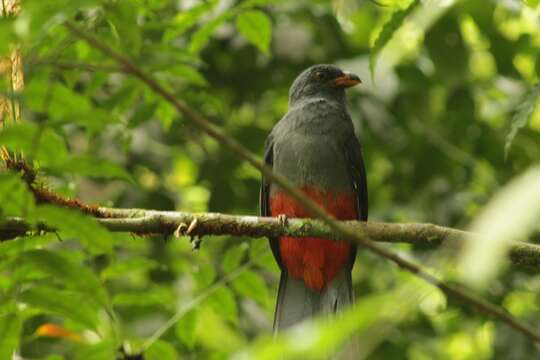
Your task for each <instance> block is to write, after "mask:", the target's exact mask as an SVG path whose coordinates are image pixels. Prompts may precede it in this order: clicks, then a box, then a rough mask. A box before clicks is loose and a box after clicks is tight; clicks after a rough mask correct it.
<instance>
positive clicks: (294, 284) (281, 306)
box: [274, 269, 358, 360]
mask: <svg viewBox="0 0 540 360" xmlns="http://www.w3.org/2000/svg"><path fill="white" fill-rule="evenodd" d="M352 303H353V293H352V280H351V272H350V271H349V270H348V269H343V270H342V271H341V272H340V273H339V274H338V275H337V276H336V277H335V278H334V279H332V281H331V282H330V283H329V284H328V285H327V286H326V287H325V288H324V289H323V290H322V291H321V292H320V293H317V292H315V291H313V290H311V289H310V288H308V287H307V286H306V285H305V283H304V281H303V280H298V279H293V278H292V277H289V276H288V275H287V272H286V271H283V272H282V273H281V279H280V282H279V290H278V298H277V304H276V312H275V315H274V333H277V332H278V331H281V330H283V329H286V328H289V327H291V326H293V325H295V324H298V323H300V322H301V321H303V320H305V319H307V318H311V317H314V316H317V315H322V314H328V315H331V314H335V313H337V312H340V311H342V309H344V308H346V307H348V306H350V305H351V304H352ZM357 357H358V346H357V344H356V341H355V340H354V339H351V340H350V341H349V342H348V343H347V344H345V345H344V346H343V348H342V350H341V351H340V352H339V353H338V354H337V355H336V356H334V357H333V358H332V359H340V360H341V359H356V358H357Z"/></svg>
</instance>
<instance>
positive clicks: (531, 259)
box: [0, 208, 540, 267]
mask: <svg viewBox="0 0 540 360" xmlns="http://www.w3.org/2000/svg"><path fill="white" fill-rule="evenodd" d="M98 210H99V213H100V214H102V216H105V217H104V218H98V219H97V221H98V222H99V223H100V224H101V225H103V226H104V227H106V228H107V229H108V230H110V231H115V232H132V233H137V234H141V235H142V234H163V235H171V234H173V233H174V232H175V230H177V229H179V228H183V229H184V231H180V235H184V234H185V232H186V231H187V229H188V227H189V224H191V223H192V222H193V221H195V219H196V226H194V227H193V229H192V230H191V231H190V233H189V234H188V235H190V236H205V235H232V236H245V237H251V238H261V237H280V236H294V237H320V238H324V239H330V240H345V239H346V237H344V236H343V235H342V234H338V233H336V232H334V231H333V230H332V229H330V227H329V226H328V225H327V224H325V223H324V222H322V221H320V220H316V219H296V218H291V219H287V221H286V224H283V222H282V221H280V219H278V218H275V217H260V216H249V215H228V214H221V213H189V212H180V211H158V210H144V209H111V208H98ZM341 224H342V225H343V226H344V227H346V228H347V229H348V231H349V232H354V233H361V234H364V235H365V236H367V237H369V238H370V239H371V240H372V241H376V242H387V243H407V244H412V245H415V246H422V247H436V246H440V245H448V246H451V247H452V248H459V247H460V246H461V243H462V242H463V241H464V240H466V239H469V240H470V241H474V234H473V233H471V232H467V231H462V230H456V229H452V228H447V227H444V226H439V225H433V224H428V223H401V224H400V223H382V222H361V221H342V222H341ZM31 230H37V231H54V229H53V228H51V227H48V226H46V224H39V225H38V226H37V227H34V228H32V227H31V226H30V225H29V224H28V223H27V222H26V221H24V219H21V218H11V219H7V220H6V221H4V222H2V223H0V239H3V240H7V239H12V238H14V237H16V236H20V235H23V234H24V233H26V232H28V231H31ZM509 258H510V261H512V263H514V264H516V265H528V266H535V267H540V245H536V244H530V243H525V242H516V243H514V244H513V245H512V246H511V247H510V250H509Z"/></svg>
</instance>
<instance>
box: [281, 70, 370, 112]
mask: <svg viewBox="0 0 540 360" xmlns="http://www.w3.org/2000/svg"><path fill="white" fill-rule="evenodd" d="M360 83H361V81H360V78H359V77H358V76H357V75H355V74H351V73H349V72H347V71H343V70H341V69H340V68H338V67H336V66H334V65H326V64H320V65H313V66H311V67H309V68H308V69H306V70H304V71H303V72H302V73H301V74H300V75H298V77H297V78H296V80H294V82H293V84H292V86H291V88H290V89H289V104H290V105H292V104H294V103H296V102H297V101H299V100H302V99H307V98H310V97H324V98H327V99H330V100H335V101H338V102H341V103H345V88H348V87H351V86H355V85H357V84H360Z"/></svg>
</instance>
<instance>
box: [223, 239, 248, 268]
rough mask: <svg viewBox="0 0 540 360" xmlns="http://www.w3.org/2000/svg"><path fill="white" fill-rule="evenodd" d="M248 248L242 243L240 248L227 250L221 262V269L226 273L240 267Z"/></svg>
mask: <svg viewBox="0 0 540 360" xmlns="http://www.w3.org/2000/svg"><path fill="white" fill-rule="evenodd" d="M247 247H248V246H247V244H245V243H242V244H241V245H239V246H233V247H231V248H229V249H227V251H226V252H225V255H223V260H221V267H222V268H223V271H224V272H225V273H229V272H231V271H233V270H234V269H236V268H237V267H238V266H239V265H240V262H241V261H242V258H243V257H244V254H245V253H246V249H247Z"/></svg>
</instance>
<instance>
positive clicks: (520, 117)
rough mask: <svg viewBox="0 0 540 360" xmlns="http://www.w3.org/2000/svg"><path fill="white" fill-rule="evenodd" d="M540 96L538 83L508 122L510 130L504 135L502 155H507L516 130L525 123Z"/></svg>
mask: <svg viewBox="0 0 540 360" xmlns="http://www.w3.org/2000/svg"><path fill="white" fill-rule="evenodd" d="M539 97H540V83H539V84H536V86H534V87H533V88H532V89H531V90H530V91H529V92H528V93H527V94H526V95H525V100H523V102H522V103H521V104H520V105H519V106H518V108H517V110H516V114H515V115H514V116H513V117H512V120H511V123H510V132H509V133H508V135H507V136H506V143H505V144H504V156H505V157H508V152H509V151H510V147H511V146H512V143H513V142H514V138H515V137H516V135H517V133H518V131H519V130H520V129H522V128H523V127H525V126H526V125H527V122H528V121H529V118H530V116H531V114H532V113H533V111H534V109H535V108H536V105H537V103H538V101H539Z"/></svg>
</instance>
